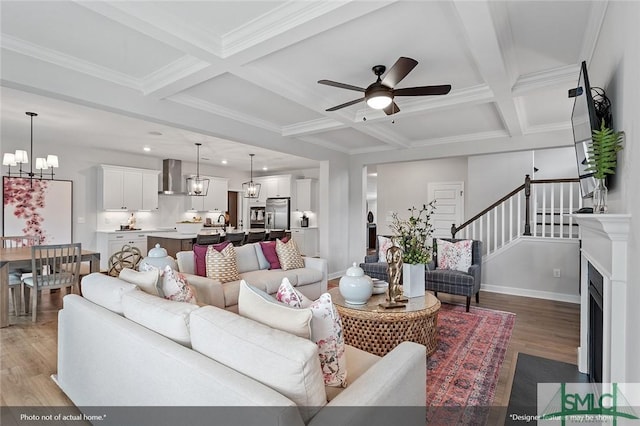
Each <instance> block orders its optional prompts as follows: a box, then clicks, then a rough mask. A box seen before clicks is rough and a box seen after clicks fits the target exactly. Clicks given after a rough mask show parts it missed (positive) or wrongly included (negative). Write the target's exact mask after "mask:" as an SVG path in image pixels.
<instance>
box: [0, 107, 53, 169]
mask: <svg viewBox="0 0 640 426" xmlns="http://www.w3.org/2000/svg"><path fill="white" fill-rule="evenodd" d="M25 114H27V115H28V116H29V117H31V143H30V146H29V153H27V151H25V150H23V149H17V150H16V152H15V153H12V152H5V153H4V154H3V155H2V165H3V166H7V167H8V171H7V176H9V177H11V167H16V166H18V165H19V166H20V169H19V170H18V173H17V176H18V177H23V176H28V177H29V179H32V180H33V179H34V178H35V179H51V180H53V169H54V168H57V167H58V156H57V155H52V154H49V155H47V156H46V157H37V158H36V159H35V166H36V170H40V176H38V175H36V174H35V173H34V172H33V165H34V161H31V162H29V156H31V157H32V160H33V117H37V116H38V114H37V113H35V112H25ZM23 164H29V171H28V172H27V170H23V169H22V167H23ZM49 169H50V170H51V175H50V176H46V175H43V170H49Z"/></svg>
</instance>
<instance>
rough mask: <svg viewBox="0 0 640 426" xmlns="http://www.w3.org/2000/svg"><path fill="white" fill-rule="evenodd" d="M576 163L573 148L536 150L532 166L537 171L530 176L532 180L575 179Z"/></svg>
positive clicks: (576, 174) (576, 175)
mask: <svg viewBox="0 0 640 426" xmlns="http://www.w3.org/2000/svg"><path fill="white" fill-rule="evenodd" d="M576 161H577V160H576V150H575V148H574V147H573V146H570V147H566V148H554V149H539V150H536V151H534V153H533V165H534V166H535V167H537V168H538V171H537V172H535V173H534V174H533V175H531V176H532V179H533V178H535V179H563V178H577V177H578V165H577V164H576ZM523 182H524V180H523Z"/></svg>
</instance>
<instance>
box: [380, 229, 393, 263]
mask: <svg viewBox="0 0 640 426" xmlns="http://www.w3.org/2000/svg"><path fill="white" fill-rule="evenodd" d="M393 246H394V244H393V240H392V239H391V238H389V237H383V236H382V235H378V262H386V261H387V250H389V249H390V248H391V247H393Z"/></svg>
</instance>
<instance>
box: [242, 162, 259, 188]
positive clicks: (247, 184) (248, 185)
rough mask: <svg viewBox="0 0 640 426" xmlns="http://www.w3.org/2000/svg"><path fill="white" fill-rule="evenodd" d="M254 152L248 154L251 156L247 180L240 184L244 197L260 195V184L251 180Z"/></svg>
mask: <svg viewBox="0 0 640 426" xmlns="http://www.w3.org/2000/svg"><path fill="white" fill-rule="evenodd" d="M254 155H255V154H249V156H250V157H251V174H250V175H249V176H250V178H249V182H245V183H243V184H242V191H243V192H244V198H258V196H259V195H260V187H261V186H262V185H261V184H259V183H257V182H254V181H253V156H254Z"/></svg>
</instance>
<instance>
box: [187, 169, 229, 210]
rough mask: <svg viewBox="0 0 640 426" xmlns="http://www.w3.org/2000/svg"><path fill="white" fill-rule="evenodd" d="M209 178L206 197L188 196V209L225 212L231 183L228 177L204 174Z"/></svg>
mask: <svg viewBox="0 0 640 426" xmlns="http://www.w3.org/2000/svg"><path fill="white" fill-rule="evenodd" d="M202 177H206V178H208V179H209V190H208V191H207V195H206V196H204V197H193V196H190V197H188V198H189V200H188V203H189V204H188V209H189V210H193V211H199V212H207V211H218V210H219V211H221V212H225V211H226V210H228V208H227V199H228V198H227V192H228V188H229V183H228V181H227V179H224V178H218V177H212V176H202Z"/></svg>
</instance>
